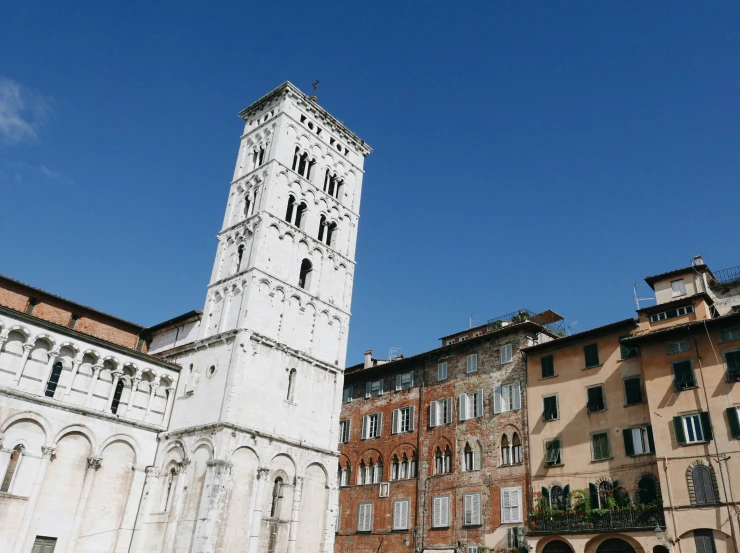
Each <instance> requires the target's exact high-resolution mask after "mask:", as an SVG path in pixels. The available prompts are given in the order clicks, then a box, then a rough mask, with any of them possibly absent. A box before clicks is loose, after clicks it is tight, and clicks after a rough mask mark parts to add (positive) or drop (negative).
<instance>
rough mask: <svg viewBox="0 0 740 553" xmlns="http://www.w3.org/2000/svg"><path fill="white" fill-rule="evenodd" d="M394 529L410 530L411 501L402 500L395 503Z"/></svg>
mask: <svg viewBox="0 0 740 553" xmlns="http://www.w3.org/2000/svg"><path fill="white" fill-rule="evenodd" d="M393 529H394V530H408V529H409V500H408V499H402V500H398V501H394V502H393Z"/></svg>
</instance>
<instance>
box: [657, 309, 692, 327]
mask: <svg viewBox="0 0 740 553" xmlns="http://www.w3.org/2000/svg"><path fill="white" fill-rule="evenodd" d="M693 312H694V306H693V305H684V306H683V307H677V308H676V309H669V310H668V311H663V312H662V313H655V314H654V315H650V322H651V323H657V322H659V321H665V320H667V319H673V318H675V317H681V316H683V315H688V314H690V313H693Z"/></svg>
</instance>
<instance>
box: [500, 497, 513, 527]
mask: <svg viewBox="0 0 740 553" xmlns="http://www.w3.org/2000/svg"><path fill="white" fill-rule="evenodd" d="M510 522H513V521H512V520H511V492H510V491H509V490H501V523H502V524H507V523H510Z"/></svg>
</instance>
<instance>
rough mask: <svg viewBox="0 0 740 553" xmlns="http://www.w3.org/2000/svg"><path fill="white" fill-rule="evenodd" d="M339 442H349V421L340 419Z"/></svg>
mask: <svg viewBox="0 0 740 553" xmlns="http://www.w3.org/2000/svg"><path fill="white" fill-rule="evenodd" d="M339 442H340V443H343V444H346V443H347V442H349V421H348V420H346V421H339Z"/></svg>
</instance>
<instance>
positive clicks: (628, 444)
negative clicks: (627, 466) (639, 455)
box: [622, 428, 635, 457]
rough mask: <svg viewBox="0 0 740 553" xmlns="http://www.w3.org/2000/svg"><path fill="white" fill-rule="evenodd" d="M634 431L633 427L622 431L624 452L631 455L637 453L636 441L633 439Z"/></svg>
mask: <svg viewBox="0 0 740 553" xmlns="http://www.w3.org/2000/svg"><path fill="white" fill-rule="evenodd" d="M632 432H633V430H632V429H631V428H630V429H629V430H623V431H622V436H623V437H624V453H625V454H626V455H628V456H630V457H631V456H633V455H634V454H635V443H634V442H633V441H632Z"/></svg>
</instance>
